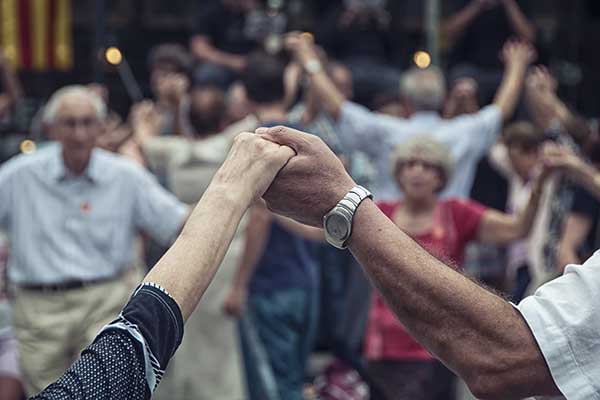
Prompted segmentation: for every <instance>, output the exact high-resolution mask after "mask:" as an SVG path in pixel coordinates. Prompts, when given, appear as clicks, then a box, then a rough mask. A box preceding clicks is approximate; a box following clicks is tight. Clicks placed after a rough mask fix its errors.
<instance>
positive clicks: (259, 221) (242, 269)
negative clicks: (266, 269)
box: [233, 205, 270, 290]
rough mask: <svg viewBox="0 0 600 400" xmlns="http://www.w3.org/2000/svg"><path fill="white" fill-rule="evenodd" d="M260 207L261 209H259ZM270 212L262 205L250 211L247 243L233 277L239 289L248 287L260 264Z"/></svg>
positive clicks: (265, 243) (246, 234)
mask: <svg viewBox="0 0 600 400" xmlns="http://www.w3.org/2000/svg"><path fill="white" fill-rule="evenodd" d="M257 207H260V209H257ZM269 224H270V212H269V211H267V210H266V208H264V209H263V207H262V206H258V205H256V206H254V208H253V209H252V210H251V211H250V220H249V221H248V226H247V228H246V232H245V239H246V240H245V245H244V250H243V253H242V258H241V260H240V265H239V267H238V269H237V271H236V273H235V276H234V278H233V286H234V287H235V288H238V289H242V290H244V289H247V288H248V285H249V283H250V280H251V279H252V276H253V275H254V271H255V270H256V267H257V266H258V262H259V261H260V257H261V256H262V254H263V252H264V250H265V247H266V245H267V239H268V237H267V236H268V228H269Z"/></svg>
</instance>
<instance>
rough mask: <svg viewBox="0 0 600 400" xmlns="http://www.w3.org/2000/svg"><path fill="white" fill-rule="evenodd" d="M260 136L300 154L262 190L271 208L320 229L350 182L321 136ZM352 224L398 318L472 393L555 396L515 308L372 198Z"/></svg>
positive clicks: (359, 253)
mask: <svg viewBox="0 0 600 400" xmlns="http://www.w3.org/2000/svg"><path fill="white" fill-rule="evenodd" d="M257 133H258V134H259V135H261V136H263V137H266V138H268V139H269V140H273V141H275V142H276V143H279V144H283V143H285V144H287V145H289V146H290V147H292V148H294V149H295V150H296V152H297V154H298V155H297V156H296V157H294V158H293V159H292V160H290V162H289V163H288V164H287V166H286V167H284V169H283V170H282V171H281V172H280V173H279V175H278V177H277V179H276V180H275V181H274V182H273V184H272V185H271V187H270V188H269V190H268V191H267V192H266V193H265V196H264V197H265V199H266V200H267V204H268V205H269V207H270V208H271V209H272V210H275V211H277V212H279V213H282V214H283V215H287V216H289V217H293V218H295V219H297V220H299V221H300V222H303V223H308V224H311V225H313V226H320V224H321V220H322V217H323V215H324V214H325V213H327V212H328V211H329V210H330V209H331V208H332V207H333V206H334V205H335V204H336V203H337V202H338V201H339V200H340V199H341V198H342V197H343V196H344V195H345V194H346V192H347V191H348V190H349V189H350V188H352V187H353V186H354V182H353V181H352V179H351V178H350V177H349V176H348V175H347V174H346V172H345V171H344V169H343V166H341V163H339V162H337V161H336V158H335V156H334V155H333V154H332V153H331V152H330V151H329V150H328V149H327V148H326V146H324V144H323V143H322V142H321V141H320V140H319V139H318V138H313V137H310V136H307V135H306V134H302V133H300V132H298V131H295V130H292V129H287V128H282V127H275V128H270V129H260V130H258V131H257ZM353 229H354V231H353V234H352V237H351V239H350V242H349V247H350V250H351V251H352V253H353V254H354V256H355V257H356V258H357V260H358V261H359V262H360V263H361V265H362V266H363V268H364V269H365V271H366V272H367V273H368V275H369V276H370V278H371V280H372V281H373V283H374V284H375V286H376V287H377V288H378V289H379V290H380V291H381V293H382V294H383V296H384V297H385V298H386V300H387V302H388V304H389V305H390V306H391V307H392V309H393V310H394V312H395V313H396V315H397V317H398V318H399V320H400V321H401V322H402V324H403V325H404V326H405V327H406V328H407V329H408V330H409V332H410V333H411V334H412V335H413V336H414V337H415V338H416V339H417V340H418V341H419V342H420V343H422V344H423V345H425V346H426V347H427V348H428V349H429V350H430V351H432V352H433V353H434V354H435V355H436V356H437V357H439V358H440V359H441V360H442V361H443V362H444V363H445V364H446V365H447V366H449V367H450V368H451V369H452V370H454V371H455V372H457V373H458V374H459V375H460V376H461V377H462V378H463V379H465V380H466V382H467V384H468V385H469V387H470V388H471V390H472V391H473V392H474V394H475V395H476V396H477V397H479V398H491V399H494V398H497V399H509V398H510V399H513V398H514V399H517V398H523V397H527V396H528V395H532V394H558V393H559V392H558V389H557V388H556V386H555V384H554V382H553V380H552V377H551V375H550V372H549V370H548V367H547V366H546V363H545V361H544V358H543V356H542V354H541V352H540V350H539V348H538V346H537V344H536V341H535V339H534V337H533V335H532V333H531V331H530V330H529V328H528V327H527V324H526V323H525V321H524V320H523V318H522V317H521V315H520V314H519V312H518V311H517V310H516V309H515V308H514V307H513V306H511V305H510V304H509V303H507V302H506V301H505V300H503V299H502V298H500V297H498V296H496V295H494V294H492V293H490V292H489V291H487V290H485V289H483V288H481V287H480V286H478V285H477V284H475V283H473V282H472V281H470V280H469V279H467V278H465V277H464V276H462V275H461V274H460V273H458V272H456V271H454V270H453V269H451V268H448V267H446V266H445V265H444V264H443V263H441V262H440V261H439V260H437V259H436V258H434V257H433V256H431V255H430V254H429V253H428V252H427V251H425V250H423V249H422V248H421V247H419V246H418V245H417V244H416V243H415V242H414V241H413V240H412V239H410V238H409V237H408V236H407V235H405V234H404V233H403V232H402V231H401V230H400V229H399V228H398V227H396V226H395V225H394V223H393V222H392V221H390V220H389V219H388V218H387V217H386V216H385V215H384V214H383V213H381V211H379V210H378V208H377V207H376V206H375V204H374V203H373V202H371V201H369V200H367V201H365V202H363V203H362V204H361V205H360V207H359V208H358V212H357V214H356V215H355V219H354V223H353ZM408 300H410V301H408ZM465 349H469V351H465Z"/></svg>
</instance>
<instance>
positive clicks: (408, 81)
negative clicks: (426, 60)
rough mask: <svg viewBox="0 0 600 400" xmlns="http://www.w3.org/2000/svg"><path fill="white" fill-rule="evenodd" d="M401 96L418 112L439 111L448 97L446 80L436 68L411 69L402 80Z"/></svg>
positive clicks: (403, 75)
mask: <svg viewBox="0 0 600 400" xmlns="http://www.w3.org/2000/svg"><path fill="white" fill-rule="evenodd" d="M400 95H401V96H403V97H404V98H405V99H406V100H407V101H409V102H410V103H411V104H412V106H413V107H414V108H415V109H416V110H417V111H439V110H440V109H441V108H442V103H443V102H444V98H445V97H446V80H445V79H444V74H443V73H442V71H441V70H440V69H439V68H438V67H435V66H431V67H429V68H427V69H419V68H415V67H413V68H411V69H409V70H408V71H406V72H404V74H402V77H401V78H400Z"/></svg>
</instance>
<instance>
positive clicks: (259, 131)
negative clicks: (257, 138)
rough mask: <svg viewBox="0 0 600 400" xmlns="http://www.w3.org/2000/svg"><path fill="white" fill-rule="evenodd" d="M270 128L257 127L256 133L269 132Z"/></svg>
mask: <svg viewBox="0 0 600 400" xmlns="http://www.w3.org/2000/svg"><path fill="white" fill-rule="evenodd" d="M268 130H269V128H265V127H261V128H256V130H255V131H254V133H256V134H257V135H261V134H263V133H267V131H268Z"/></svg>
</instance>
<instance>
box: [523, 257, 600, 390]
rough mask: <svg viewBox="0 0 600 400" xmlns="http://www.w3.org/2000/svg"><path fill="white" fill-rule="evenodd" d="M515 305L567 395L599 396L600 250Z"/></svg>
mask: <svg viewBox="0 0 600 400" xmlns="http://www.w3.org/2000/svg"><path fill="white" fill-rule="evenodd" d="M517 308H518V309H519V311H520V312H521V314H522V315H523V317H524V318H525V320H526V321H527V324H528V325H529V327H530V329H531V331H532V333H533V335H534V337H535V339H536V341H537V343H538V345H539V347H540V350H541V351H542V354H543V355H544V358H545V359H546V362H547V364H548V367H549V368H550V373H551V374H552V378H553V379H554V381H555V382H556V385H557V386H558V388H559V389H560V391H561V392H562V393H563V395H564V396H565V397H566V398H567V399H569V400H584V399H585V400H600V250H599V251H596V253H595V254H594V255H593V256H592V257H590V258H589V259H588V260H587V261H586V262H585V263H584V264H583V265H569V266H567V268H566V269H565V273H564V275H563V276H561V277H560V278H557V279H555V280H553V281H550V282H548V283H546V284H545V285H543V286H541V287H540V288H539V289H538V290H537V291H536V292H535V294H534V295H533V296H529V297H527V298H525V299H524V300H523V301H522V302H521V303H520V304H519V305H518V306H517Z"/></svg>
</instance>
